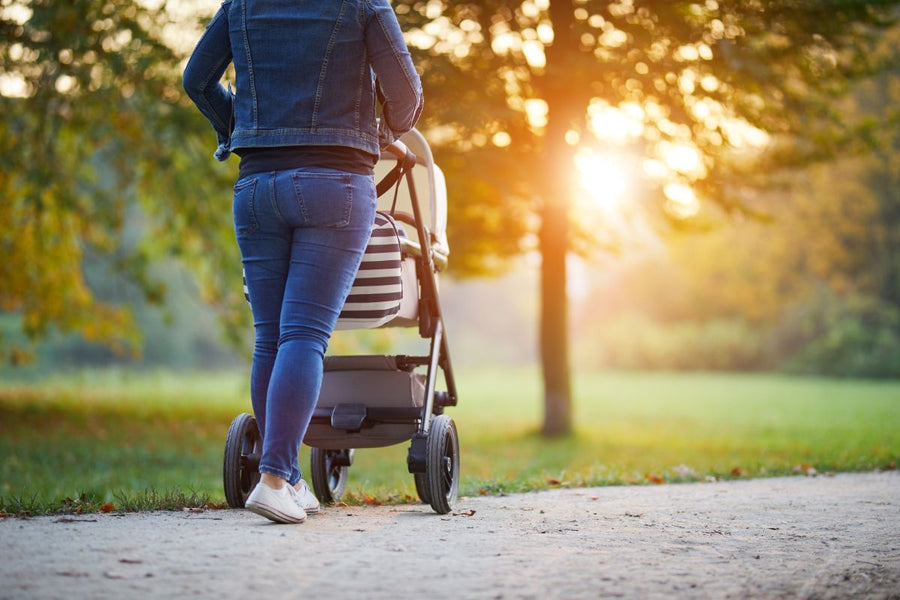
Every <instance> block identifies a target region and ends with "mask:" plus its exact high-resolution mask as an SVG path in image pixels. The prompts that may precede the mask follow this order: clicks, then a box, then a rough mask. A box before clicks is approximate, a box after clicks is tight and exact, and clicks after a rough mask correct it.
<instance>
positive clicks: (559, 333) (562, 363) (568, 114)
mask: <svg viewBox="0 0 900 600" xmlns="http://www.w3.org/2000/svg"><path fill="white" fill-rule="evenodd" d="M572 11H573V6H572V2H571V0H553V2H551V4H550V18H551V20H552V21H553V31H554V40H553V44H552V45H550V46H548V47H547V48H546V56H547V66H546V68H545V71H544V75H543V77H542V78H541V80H540V88H541V95H542V96H543V98H544V99H545V100H546V101H547V105H548V109H549V112H548V122H547V131H546V137H545V150H546V153H545V155H544V156H543V157H541V158H542V161H541V163H542V167H543V169H542V171H543V177H544V181H543V185H541V186H540V188H541V189H540V191H541V196H542V201H543V203H542V207H541V229H540V234H539V243H540V251H541V256H542V261H541V284H540V285H541V316H540V320H541V323H540V346H541V367H542V368H543V375H544V426H543V429H542V430H541V433H542V434H543V435H546V436H560V435H567V434H569V433H571V432H572V386H571V383H570V382H571V367H570V365H569V318H568V317H569V304H568V296H567V295H566V255H567V254H568V250H569V201H570V198H571V190H572V183H571V179H572V176H573V168H574V162H573V157H574V153H573V150H572V147H571V146H569V145H568V144H567V143H566V140H565V136H566V131H567V130H568V129H569V128H570V127H571V126H572V123H573V120H574V119H577V118H578V113H579V108H580V109H581V111H580V112H581V113H583V112H584V106H580V107H579V106H578V104H579V97H580V96H581V94H579V93H573V91H572V86H573V85H574V86H577V85H578V82H577V80H576V81H571V76H572V70H571V69H568V68H567V62H568V60H571V59H572V58H573V57H574V56H575V55H576V54H577V52H578V46H577V42H576V41H575V39H574V37H573V35H574V34H573V32H572V25H573V24H574V17H573V12H572Z"/></svg>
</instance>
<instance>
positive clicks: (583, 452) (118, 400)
mask: <svg viewBox="0 0 900 600" xmlns="http://www.w3.org/2000/svg"><path fill="white" fill-rule="evenodd" d="M457 378H458V388H459V395H460V405H459V406H458V407H455V408H451V409H448V410H447V412H448V414H450V415H451V416H453V418H454V419H455V420H456V421H457V425H458V427H459V432H460V443H461V448H462V458H461V462H462V483H461V490H460V492H461V494H462V495H479V494H494V493H502V492H512V491H525V490H534V489H541V488H546V487H553V486H581V485H619V484H654V483H675V482H681V481H695V480H699V481H704V480H708V479H711V478H712V479H715V478H726V479H729V478H738V477H759V476H772V475H786V474H792V473H798V472H800V473H804V474H806V473H813V472H815V473H819V474H823V473H824V474H827V473H833V472H838V471H859V470H872V469H887V468H894V467H895V465H896V462H897V460H898V458H900V381H892V382H881V381H853V380H837V379H829V378H813V377H804V378H799V377H786V376H779V375H765V374H752V375H746V374H708V373H700V374H697V373H690V374H683V373H583V374H579V375H577V376H576V377H575V381H574V392H575V406H576V411H575V414H576V433H575V435H573V436H571V437H568V438H564V439H556V440H549V441H548V440H545V439H543V438H541V437H540V436H539V435H538V434H537V433H536V432H537V430H538V428H539V425H540V421H541V415H542V407H541V401H540V398H541V384H540V377H539V373H538V372H537V371H536V370H534V369H526V368H497V369H490V370H469V371H462V372H460V373H459V374H458V376H457ZM247 389H248V387H247V383H246V373H243V372H229V373H200V374H176V373H136V372H129V371H114V370H110V371H91V372H84V373H79V374H74V375H68V376H61V377H59V378H54V379H48V380H45V381H42V382H40V383H4V384H0V511H2V512H4V513H8V514H21V513H23V512H27V513H31V514H39V513H46V512H56V511H80V510H84V511H90V510H96V509H98V508H99V507H100V506H102V505H103V504H107V503H108V504H109V505H111V506H112V507H115V509H116V510H140V509H151V508H180V507H184V506H204V505H206V504H208V503H213V504H221V503H222V502H223V501H224V494H223V492H222V489H221V460H222V448H223V444H224V438H225V432H226V431H227V428H228V424H229V423H230V421H231V419H232V418H233V417H234V416H235V415H236V414H238V413H240V412H243V411H248V410H249V401H248V400H247ZM406 448H407V445H397V446H392V447H389V448H383V449H375V450H360V451H359V452H357V453H356V460H355V463H354V466H353V467H352V468H351V470H350V481H349V486H348V494H347V496H346V497H345V500H346V501H347V502H350V503H360V502H385V503H386V502H403V501H411V500H413V499H414V493H415V492H414V487H413V484H412V476H411V475H409V473H407V471H406ZM307 457H308V452H307V451H306V450H304V452H303V456H302V457H301V460H302V461H303V462H301V466H304V467H305V464H306V460H308V458H307ZM109 508H110V506H107V509H109Z"/></svg>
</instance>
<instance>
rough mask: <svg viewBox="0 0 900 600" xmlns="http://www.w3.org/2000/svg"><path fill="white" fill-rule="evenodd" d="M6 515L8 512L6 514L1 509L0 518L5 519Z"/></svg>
mask: <svg viewBox="0 0 900 600" xmlns="http://www.w3.org/2000/svg"><path fill="white" fill-rule="evenodd" d="M7 517H9V515H8V514H6V513H5V512H3V511H0V519H5V518H7Z"/></svg>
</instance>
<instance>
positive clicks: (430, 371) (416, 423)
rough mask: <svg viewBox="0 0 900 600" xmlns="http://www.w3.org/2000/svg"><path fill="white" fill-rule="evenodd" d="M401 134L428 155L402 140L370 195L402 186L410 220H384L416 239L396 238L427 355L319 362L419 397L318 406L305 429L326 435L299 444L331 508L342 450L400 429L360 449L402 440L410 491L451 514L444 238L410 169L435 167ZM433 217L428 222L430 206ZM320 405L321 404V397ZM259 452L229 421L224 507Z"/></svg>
mask: <svg viewBox="0 0 900 600" xmlns="http://www.w3.org/2000/svg"><path fill="white" fill-rule="evenodd" d="M407 136H408V137H409V139H410V140H411V141H413V142H414V143H418V144H420V145H421V146H422V147H423V148H424V151H425V153H426V154H427V156H425V157H423V158H419V157H417V156H416V154H414V153H413V152H412V151H411V150H410V148H409V147H408V146H407V145H406V144H405V143H403V142H402V141H396V142H394V143H392V144H391V145H390V146H388V147H387V149H386V150H387V152H386V153H385V154H383V155H382V159H384V158H388V159H391V158H393V159H396V165H395V166H394V167H393V168H392V169H391V170H390V171H389V172H388V173H387V175H386V176H385V177H384V178H383V179H382V181H380V182H379V183H378V185H377V195H378V196H379V197H380V196H382V195H383V194H384V193H385V192H387V191H388V190H391V189H393V188H394V187H395V186H400V185H401V184H402V183H405V185H406V189H407V191H408V194H409V204H410V206H411V209H412V214H409V213H406V212H401V211H396V210H394V207H392V209H391V212H390V215H391V217H392V218H393V219H395V220H396V221H397V222H400V223H403V224H406V225H409V226H411V227H413V228H414V229H415V231H416V240H415V241H414V240H412V239H410V238H406V237H401V238H399V239H400V242H401V243H400V245H401V251H402V255H403V256H404V257H412V258H414V259H415V269H416V280H417V282H418V290H416V292H417V297H418V311H417V317H416V322H417V323H415V324H417V325H418V333H419V336H420V337H421V338H423V339H428V340H430V341H429V350H428V354H426V355H412V356H411V355H391V356H383V355H375V356H329V357H327V358H326V363H325V378H328V377H329V373H332V374H333V373H334V372H335V371H351V372H352V373H351V375H350V376H351V378H352V377H362V378H363V380H364V379H365V377H366V374H367V373H372V374H377V373H385V372H390V373H392V374H393V375H395V376H398V377H400V378H401V379H403V380H405V379H404V378H405V377H408V378H409V381H411V382H413V385H412V388H413V391H412V392H411V393H412V395H413V396H416V397H418V395H419V394H422V397H421V398H417V400H418V401H414V402H413V405H412V406H394V405H392V406H370V405H367V404H366V403H365V401H364V400H365V399H364V398H362V399H358V400H357V399H353V400H352V401H350V402H344V401H341V402H338V403H336V404H334V405H333V406H318V405H317V407H316V408H315V409H314V411H313V415H312V419H311V421H310V429H314V428H315V429H317V430H319V431H327V432H328V439H327V440H324V439H316V438H315V436H310V432H307V436H306V438H305V439H304V443H306V444H307V445H309V446H311V452H310V463H311V478H312V483H313V488H314V490H315V492H316V495H317V496H318V497H319V499H320V500H321V501H323V502H325V503H331V502H336V501H338V500H339V499H340V497H341V496H342V494H343V493H344V491H345V488H346V484H347V470H348V468H349V467H350V466H351V465H352V463H353V456H354V449H353V448H352V447H348V446H351V445H352V444H354V439H356V443H359V440H360V437H361V436H360V433H361V432H364V431H371V430H373V429H374V430H377V429H378V428H379V427H381V428H385V427H387V428H390V427H394V426H399V427H400V431H401V433H400V435H401V436H402V439H400V438H397V437H393V438H391V437H390V436H388V437H386V438H385V439H384V441H379V440H377V439H376V440H374V441H373V440H372V439H369V440H368V441H367V442H366V443H364V444H363V445H362V446H359V447H378V446H387V445H393V444H395V443H402V441H404V440H409V442H410V447H409V452H408V455H407V469H408V470H409V472H410V473H412V474H413V477H414V482H415V487H416V492H417V493H418V495H419V497H420V498H421V500H422V501H423V502H425V503H427V504H430V505H431V506H432V508H433V509H434V510H435V512H437V513H439V514H446V513H448V512H450V511H451V510H452V508H453V505H454V503H455V502H456V499H457V496H458V489H459V441H458V435H457V431H456V425H455V423H454V422H453V420H452V419H451V418H450V417H449V416H447V415H445V414H443V413H444V408H445V407H448V406H456V404H457V390H456V381H455V378H454V375H453V368H452V364H451V360H450V352H449V347H448V343H447V335H446V331H445V327H444V320H443V311H442V309H441V302H440V298H439V295H438V284H437V273H438V272H439V271H440V270H442V269H443V268H445V267H446V264H447V248H446V243H445V242H444V241H443V232H441V234H440V235H439V236H436V235H435V234H434V232H431V231H429V229H428V227H427V226H426V224H425V221H424V218H423V211H422V208H421V206H420V203H419V196H418V193H417V190H416V185H415V181H414V179H413V169H414V168H416V166H417V165H421V166H423V167H425V168H428V169H436V166H435V165H434V162H433V159H432V157H431V156H430V150H429V149H428V145H427V143H425V140H424V138H422V136H421V134H419V133H418V132H417V131H415V130H413V131H412V132H410V133H409V134H407ZM386 154H389V155H390V156H386ZM433 176H434V173H433V172H431V171H430V172H429V178H430V179H429V181H430V183H431V185H432V189H431V190H429V192H430V193H432V194H434V193H435V192H434V187H433V186H434V183H433V181H434V179H433ZM432 201H434V198H432ZM395 202H396V200H395ZM432 217H433V219H434V204H432ZM411 325H412V323H411ZM371 359H376V362H377V361H381V362H382V365H383V366H379V367H376V369H379V370H376V371H367V370H366V367H365V366H364V365H365V364H366V363H367V362H372V361H371ZM361 365H362V366H361ZM384 365H386V366H384ZM421 367H426V368H427V370H426V372H425V376H424V380H423V379H422V377H421V375H420V374H418V373H415V369H417V368H421ZM438 370H440V371H441V372H442V373H443V375H444V382H445V383H446V388H447V389H446V391H438V390H437V389H436V388H437V380H438ZM401 373H405V374H406V375H401ZM423 384H424V385H423ZM363 387H364V386H363ZM422 387H424V390H422V389H421V388H422ZM416 390H419V391H416ZM319 402H320V403H321V402H322V395H320V398H319ZM403 431H412V435H411V436H409V435H405V434H403V433H402V432H403ZM311 437H312V438H313V439H312V440H311V439H310V438H311ZM261 452H262V440H261V437H260V435H259V432H258V429H257V427H256V422H255V419H254V418H253V417H252V416H251V415H249V414H246V413H245V414H242V415H239V416H238V417H236V418H235V420H234V421H233V422H232V424H231V427H230V428H229V431H228V435H227V437H226V443H225V459H224V465H223V479H224V483H225V495H226V499H227V500H228V504H229V505H230V506H233V507H242V506H243V505H244V502H245V501H246V498H247V496H249V494H250V492H251V491H252V489H253V487H255V485H256V484H257V483H258V481H259V477H260V475H259V460H260V457H261Z"/></svg>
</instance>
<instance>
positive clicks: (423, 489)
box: [413, 473, 431, 504]
mask: <svg viewBox="0 0 900 600" xmlns="http://www.w3.org/2000/svg"><path fill="white" fill-rule="evenodd" d="M413 481H415V483H416V494H418V495H419V499H420V500H421V501H422V503H423V504H431V494H430V493H429V490H428V476H427V475H426V474H425V473H413Z"/></svg>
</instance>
